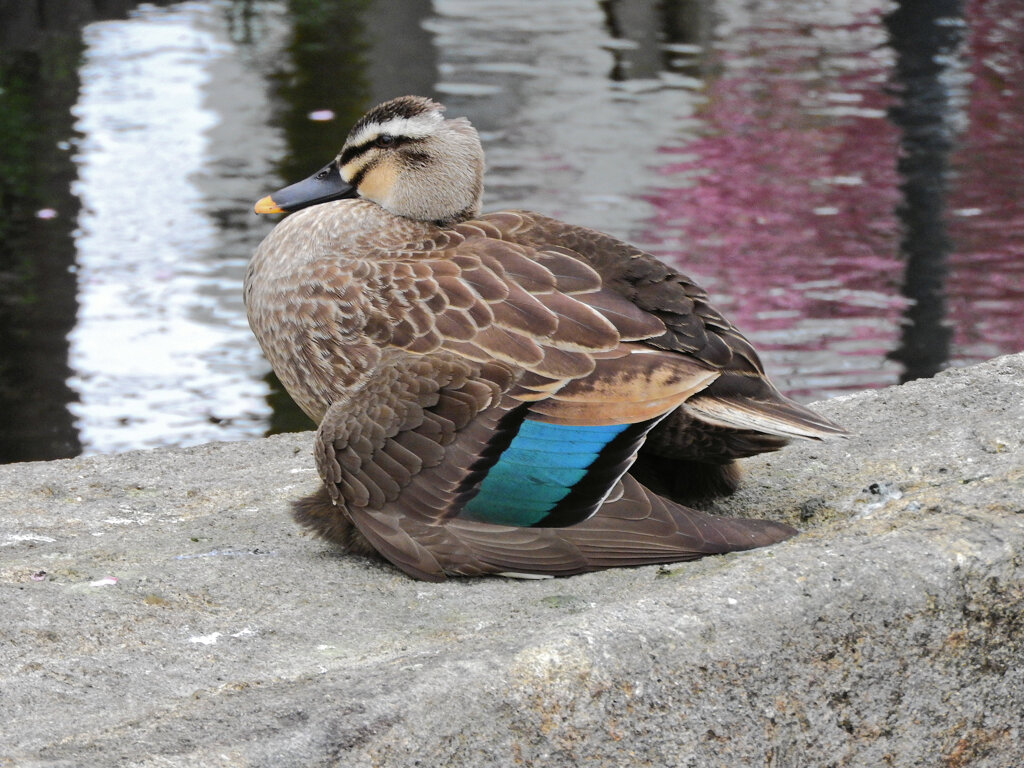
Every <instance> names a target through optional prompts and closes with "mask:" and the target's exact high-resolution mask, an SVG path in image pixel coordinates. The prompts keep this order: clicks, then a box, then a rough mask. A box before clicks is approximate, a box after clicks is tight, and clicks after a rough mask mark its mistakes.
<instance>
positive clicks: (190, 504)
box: [0, 355, 1024, 768]
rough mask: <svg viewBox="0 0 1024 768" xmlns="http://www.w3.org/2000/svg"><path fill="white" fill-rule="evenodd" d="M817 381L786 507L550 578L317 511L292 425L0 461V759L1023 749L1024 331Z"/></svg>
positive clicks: (1015, 752)
mask: <svg viewBox="0 0 1024 768" xmlns="http://www.w3.org/2000/svg"><path fill="white" fill-rule="evenodd" d="M821 410H822V411H823V412H825V413H827V414H828V415H829V416H831V417H833V418H835V419H836V420H838V421H840V422H841V423H843V424H845V425H847V426H848V427H850V428H851V429H853V430H854V431H856V432H857V436H856V437H854V438H853V439H851V440H848V441H843V442H837V443H833V444H829V445H820V444H815V445H810V444H808V445H799V446H793V447H791V448H788V449H786V450H785V451H783V452H782V453H779V454H776V455H773V456H769V457H760V458H759V459H756V460H752V461H749V462H748V463H747V467H748V477H747V482H746V484H745V486H744V489H743V490H742V491H741V492H740V493H739V494H738V495H737V496H736V497H735V498H733V499H730V500H729V502H728V503H727V504H723V505H721V507H720V508H721V509H722V511H728V512H731V513H734V514H744V513H746V514H760V515H762V516H765V517H774V518H777V519H783V520H786V521H788V522H791V523H793V524H795V525H798V526H799V527H801V528H802V529H803V530H804V531H805V532H806V533H805V534H804V535H802V536H800V537H797V538H796V539H794V540H792V541H789V542H786V543H784V544H782V545H780V546H777V547H774V548H771V549H767V550H759V551H755V552H749V553H741V554H735V555H729V556H726V557H716V558H709V559H706V560H702V561H699V562H696V563H689V564H681V565H677V566H673V567H671V568H638V569H632V570H620V571H611V572H605V573H599V574H593V575H588V576H578V577H574V578H571V579H562V580H551V581H528V582H523V581H507V580H502V579H478V580H461V581H460V580H453V581H449V582H447V583H445V584H441V585H428V584H422V583H417V582H413V581H410V580H409V579H407V578H405V577H404V576H402V575H400V574H398V573H397V572H396V571H394V570H393V569H391V568H389V567H387V566H385V565H382V564H378V563H375V562H371V561H367V560H363V559H359V558H351V557H344V556H340V555H338V554H337V553H335V552H333V551H332V550H331V549H329V548H328V547H327V546H326V545H324V544H322V543H320V542H318V541H315V540H313V539H311V538H308V537H306V536H304V535H303V534H301V533H300V532H299V530H298V529H297V527H296V526H294V525H293V524H292V522H291V521H290V520H289V519H288V517H287V503H288V501H289V500H291V499H292V498H294V497H296V496H297V495H299V494H301V493H303V492H305V491H307V490H309V489H311V488H313V487H314V485H315V482H316V476H315V472H314V471H313V462H312V458H311V456H310V450H309V449H310V442H311V441H310V436H309V435H308V434H305V435H290V436H284V437H277V438H271V439H268V440H260V441H255V442H251V443H233V444H210V445H203V446H199V447H196V448H192V449H186V450H158V451H150V452H138V453H128V454H123V455H118V456H99V457H94V458H89V459H75V460H68V461H60V462H50V463H40V464H20V465H10V466H5V467H0V591H2V596H0V599H2V602H3V614H4V621H3V623H2V626H0V711H2V712H3V713H4V716H3V718H2V722H0V766H30V767H31V766H83V765H90V766H92V765H125V766H129V765H130V766H275V767H280V766H333V765H340V766H364V765H365V766H371V765H372V766H377V765H380V766H389V768H390V767H396V768H397V767H399V766H414V765H415V766H475V767H477V768H479V767H480V766H511V765H524V766H542V765H543V766H550V765H576V764H578V765H581V766H588V767H589V766H642V765H651V766H837V767H838V766H883V765H884V766H945V767H946V768H957V767H960V766H971V768H987V767H988V766H999V767H1000V768H1002V767H1006V768H1019V766H1020V765H1022V764H1024V746H1022V745H1024V715H1022V714H1021V713H1022V712H1024V663H1022V661H1021V659H1022V658H1024V555H1022V549H1024V355H1014V356H1009V357H1004V358H1000V359H997V360H993V361H991V362H988V363H986V364H984V365H980V366H976V367H974V368H969V369H962V370H955V371H950V372H947V373H945V374H943V375H941V376H939V377H937V378H935V379H933V380H929V381H921V382H914V383H911V384H908V385H905V386H902V387H896V388H892V389H888V390H884V391H879V392H866V393H862V394H859V395H856V396H852V397H849V398H845V399H842V400H836V401H830V402H829V403H826V404H823V405H822V407H821ZM114 579H116V582H115V581H114Z"/></svg>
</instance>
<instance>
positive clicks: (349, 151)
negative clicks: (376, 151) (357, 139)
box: [338, 141, 373, 166]
mask: <svg viewBox="0 0 1024 768" xmlns="http://www.w3.org/2000/svg"><path fill="white" fill-rule="evenodd" d="M372 148H373V141H368V142H366V143H365V144H360V145H359V146H358V147H347V148H346V149H345V150H344V151H343V152H342V153H341V157H340V158H339V159H338V165H339V166H346V165H348V164H349V163H350V162H351V161H352V160H354V159H355V158H357V157H359V156H360V155H361V154H363V153H364V152H366V150H368V149H372Z"/></svg>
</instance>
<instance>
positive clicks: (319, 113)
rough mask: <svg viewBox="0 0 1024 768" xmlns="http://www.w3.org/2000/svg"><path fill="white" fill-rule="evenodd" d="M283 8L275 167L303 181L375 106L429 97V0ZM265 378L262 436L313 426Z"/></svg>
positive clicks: (303, 1)
mask: <svg viewBox="0 0 1024 768" xmlns="http://www.w3.org/2000/svg"><path fill="white" fill-rule="evenodd" d="M288 5H289V9H290V16H291V18H292V26H291V38H290V40H289V41H288V44H287V46H286V48H285V52H286V53H287V57H286V58H284V59H282V60H281V61H280V62H279V66H278V67H276V68H275V71H274V72H273V74H272V75H271V80H272V82H273V85H274V87H273V93H274V96H275V97H276V98H277V99H278V100H279V101H280V106H279V107H278V109H277V110H276V114H277V120H278V121H279V124H280V126H281V129H282V133H283V136H284V140H285V145H286V151H285V153H284V154H283V156H282V159H281V162H280V164H279V168H278V172H279V174H280V180H281V183H282V184H286V183H291V182H292V181H295V180H297V179H300V178H304V177H305V176H307V175H308V174H309V173H311V172H312V171H314V170H316V169H317V168H319V167H321V166H322V165H323V164H324V163H325V162H326V161H327V160H328V159H329V158H331V157H334V155H335V154H337V152H338V150H339V149H340V144H341V141H342V139H343V138H344V136H343V133H344V131H345V130H346V129H345V127H346V126H349V125H352V124H353V123H354V122H355V121H356V120H357V119H358V118H359V117H360V115H362V114H363V113H364V112H365V111H366V110H367V109H368V108H369V107H371V106H372V105H373V104H375V103H377V102H379V101H383V100H385V99H389V98H392V97H394V96H400V95H404V94H405V93H424V94H428V95H430V94H432V93H433V89H434V83H436V82H437V73H436V69H435V66H434V65H433V60H434V53H433V46H432V44H431V41H430V38H429V35H428V34H427V33H426V31H425V30H424V28H423V24H422V22H423V19H424V18H425V17H426V16H427V15H428V14H429V13H430V12H431V9H430V3H429V0H416V2H398V1H396V0H384V1H380V2H369V0H338V1H337V2H330V3H320V2H311V0H290V2H289V4H288ZM325 73H329V76H325ZM311 115H313V116H314V117H315V118H318V119H310V116H311ZM327 121H330V123H331V124H330V126H325V122H327ZM265 381H266V382H267V385H268V387H269V388H270V395H269V396H268V403H269V404H270V406H271V409H272V411H271V414H272V415H271V417H270V425H269V427H268V429H267V434H278V433H280V432H296V431H300V430H304V429H311V428H314V427H315V425H314V424H313V423H312V422H311V421H310V420H309V418H308V417H307V416H306V415H305V414H304V413H302V411H301V409H299V407H298V406H297V405H295V403H294V402H293V401H292V399H291V398H290V397H289V396H288V393H287V392H285V390H284V387H283V386H282V385H281V383H280V381H278V379H277V376H275V375H274V373H273V372H270V373H268V374H267V376H266V378H265Z"/></svg>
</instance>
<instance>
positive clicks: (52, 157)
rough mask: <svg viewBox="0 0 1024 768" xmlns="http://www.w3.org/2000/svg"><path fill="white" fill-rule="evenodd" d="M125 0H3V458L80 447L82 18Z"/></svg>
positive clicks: (118, 8)
mask: <svg viewBox="0 0 1024 768" xmlns="http://www.w3.org/2000/svg"><path fill="white" fill-rule="evenodd" d="M131 5H133V3H128V2H117V1H110V2H99V1H97V2H77V3H76V2H62V3H54V2H45V0H38V1H37V2H29V1H28V0H25V1H23V2H17V3H6V4H2V5H0V10H2V14H0V15H2V23H0V421H2V424H0V462H12V461H26V460H36V459H53V458H61V457H65V456H74V455H76V454H77V453H78V452H79V451H80V450H81V444H80V442H79V438H78V432H77V430H76V429H75V426H74V424H73V421H72V417H71V413H70V412H69V411H68V408H67V404H68V403H69V402H70V401H72V400H73V397H74V396H73V393H72V391H71V390H70V388H69V387H68V385H67V379H68V377H69V376H70V375H71V373H72V371H71V370H70V368H69V367H68V342H67V334H68V332H69V331H70V330H71V329H72V327H73V326H74V324H75V316H76V311H77V303H76V290H77V282H76V279H75V274H74V271H73V265H74V263H75V246H74V241H73V238H72V229H73V227H74V223H75V217H76V215H77V213H78V210H79V204H78V199H77V198H76V197H75V196H74V195H73V194H72V193H71V182H72V181H73V180H74V179H75V176H76V170H75V166H74V163H73V162H72V148H73V140H74V137H75V134H74V127H73V118H72V116H71V107H72V105H74V103H75V101H76V99H77V97H78V84H79V82H78V66H79V57H80V54H81V51H82V42H81V37H80V34H79V33H80V29H81V27H82V26H83V25H84V24H85V23H87V22H90V21H93V20H95V19H98V18H112V17H117V16H123V15H124V14H125V13H126V12H127V10H128V8H129V7H130V6H131Z"/></svg>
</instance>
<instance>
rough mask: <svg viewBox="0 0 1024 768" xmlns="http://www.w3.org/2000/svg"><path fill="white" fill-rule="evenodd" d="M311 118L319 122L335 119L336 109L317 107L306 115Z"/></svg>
mask: <svg viewBox="0 0 1024 768" xmlns="http://www.w3.org/2000/svg"><path fill="white" fill-rule="evenodd" d="M306 117H308V118H309V119H310V120H315V121H316V122H318V123H323V122H326V121H328V120H333V119H334V110H331V109H316V110H313V111H312V112H310V113H309V114H308V115H306Z"/></svg>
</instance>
